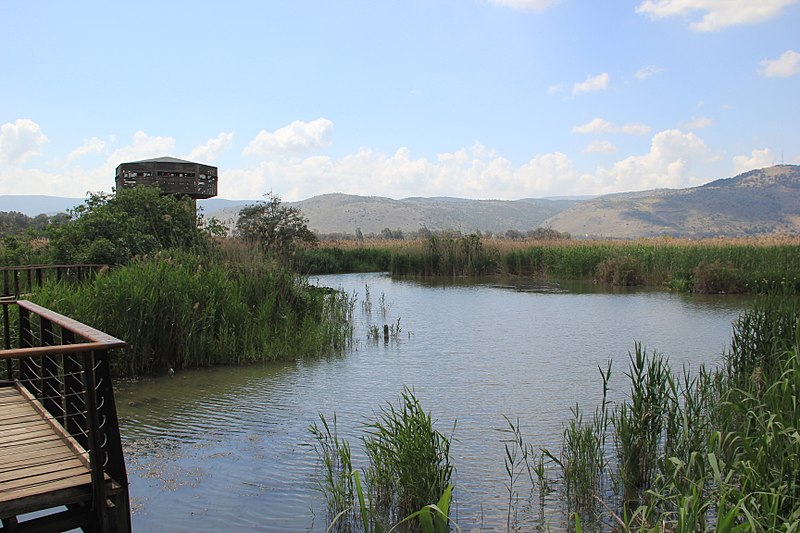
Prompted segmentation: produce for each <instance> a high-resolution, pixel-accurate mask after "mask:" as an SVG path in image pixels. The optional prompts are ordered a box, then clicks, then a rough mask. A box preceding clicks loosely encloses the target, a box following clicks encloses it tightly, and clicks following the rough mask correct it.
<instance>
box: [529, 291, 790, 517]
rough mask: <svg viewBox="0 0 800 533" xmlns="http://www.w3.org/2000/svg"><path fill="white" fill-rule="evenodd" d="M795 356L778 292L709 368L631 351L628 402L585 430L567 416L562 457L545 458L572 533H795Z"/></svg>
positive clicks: (786, 304)
mask: <svg viewBox="0 0 800 533" xmlns="http://www.w3.org/2000/svg"><path fill="white" fill-rule="evenodd" d="M799 350H800V305H799V304H798V301H797V299H796V297H794V296H793V295H786V294H783V295H775V294H771V295H769V296H767V297H764V298H763V299H762V300H760V301H759V303H758V304H757V305H756V306H755V307H754V308H753V309H752V310H750V311H748V312H745V313H744V314H743V315H742V316H741V317H740V319H739V320H738V321H737V322H736V324H735V328H734V336H733V342H732V349H731V353H730V354H728V355H727V356H726V358H725V362H724V365H723V366H722V368H720V369H718V370H715V371H708V370H706V369H704V368H701V369H700V371H699V372H698V373H697V374H695V375H692V374H690V373H689V372H688V371H687V370H686V369H683V371H682V372H679V373H673V371H672V370H671V369H670V367H669V363H668V361H667V360H666V359H665V358H663V357H662V356H661V355H659V354H657V353H655V352H651V353H647V351H646V350H645V349H644V348H643V347H642V346H641V345H640V344H637V345H636V347H635V350H634V351H633V352H632V353H631V354H630V364H629V370H628V372H627V373H626V375H627V376H628V377H629V378H630V383H631V390H630V396H629V398H628V399H627V400H626V401H624V402H622V403H620V404H618V405H614V406H608V405H607V404H606V403H605V400H604V402H603V404H602V405H601V406H600V407H598V410H597V411H596V414H595V417H594V420H593V421H592V422H590V423H586V422H584V419H583V415H582V413H581V412H580V411H579V410H578V409H577V408H576V409H574V410H573V419H572V420H571V421H570V422H569V423H568V424H566V425H565V428H564V440H563V445H562V451H561V453H560V454H554V453H552V452H550V451H547V450H545V451H544V456H546V457H549V458H550V459H551V462H552V463H553V465H554V466H555V468H556V470H555V471H556V472H557V479H556V480H553V481H552V483H553V484H554V485H556V486H557V487H558V489H559V491H560V494H561V498H562V501H563V502H564V507H565V509H566V510H567V511H569V512H570V513H572V517H573V520H572V522H573V525H574V526H575V527H576V530H582V529H592V530H594V529H597V530H603V529H607V528H612V527H614V528H620V529H623V530H626V531H648V532H649V531H687V532H688V531H754V532H755V531H798V530H800V436H799V435H800V433H799V432H800V405H798V402H797V398H798V397H800V359H798V352H799ZM609 373H610V366H609V369H608V373H606V374H604V376H603V382H604V384H605V385H604V387H605V386H607V380H608V374H609ZM604 397H605V396H604ZM604 420H607V421H608V422H607V423H603V421H604ZM606 440H607V441H608V442H609V443H610V444H611V445H610V446H605V445H604V443H605V442H606ZM609 487H610V488H609Z"/></svg>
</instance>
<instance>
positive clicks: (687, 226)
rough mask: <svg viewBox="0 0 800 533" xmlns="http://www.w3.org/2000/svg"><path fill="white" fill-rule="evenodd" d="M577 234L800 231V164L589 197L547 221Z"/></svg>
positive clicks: (624, 235) (693, 234)
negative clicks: (680, 185)
mask: <svg viewBox="0 0 800 533" xmlns="http://www.w3.org/2000/svg"><path fill="white" fill-rule="evenodd" d="M544 225H546V226H550V227H552V228H553V229H555V230H558V231H567V232H569V233H571V234H572V235H574V236H584V235H589V236H603V237H613V238H634V237H648V236H657V235H671V236H681V237H707V236H746V235H768V234H775V233H794V234H797V233H800V166H797V165H776V166H773V167H769V168H763V169H758V170H752V171H750V172H745V173H744V174H740V175H738V176H735V177H732V178H725V179H719V180H716V181H713V182H711V183H707V184H705V185H702V186H700V187H693V188H689V189H659V190H653V191H643V192H635V193H623V194H613V195H608V196H601V197H599V198H594V199H590V200H585V201H583V202H580V203H579V204H577V205H575V206H573V207H572V208H570V209H567V210H565V211H562V212H560V213H558V214H556V215H554V216H553V217H551V218H549V219H548V220H546V221H545V222H544Z"/></svg>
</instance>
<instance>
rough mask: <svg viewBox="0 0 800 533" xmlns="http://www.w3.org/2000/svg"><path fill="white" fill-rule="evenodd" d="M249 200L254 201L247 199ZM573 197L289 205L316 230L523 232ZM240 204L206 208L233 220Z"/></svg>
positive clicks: (324, 199) (329, 198)
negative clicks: (213, 208)
mask: <svg viewBox="0 0 800 533" xmlns="http://www.w3.org/2000/svg"><path fill="white" fill-rule="evenodd" d="M250 203H253V202H250ZM575 203H576V201H575V200H535V199H525V200H515V201H505V200H464V199H461V198H449V197H438V198H405V199H403V200H393V199H391V198H383V197H379V196H354V195H350V194H338V193H337V194H323V195H320V196H314V197H313V198H309V199H307V200H302V201H300V202H291V203H288V205H292V206H296V207H299V208H300V210H301V211H302V212H303V214H304V215H305V216H306V217H307V218H308V221H309V223H308V226H309V228H311V229H312V230H314V231H316V232H318V233H349V234H353V233H355V231H356V228H361V231H362V232H363V233H364V234H369V233H380V232H381V231H382V230H383V229H385V228H389V229H391V230H397V229H399V230H402V231H403V232H410V231H417V230H419V229H420V228H422V227H425V228H428V229H429V230H431V231H435V230H445V229H455V230H460V231H462V232H464V233H471V232H475V231H478V230H480V231H491V232H498V231H506V230H508V229H515V230H519V231H525V230H529V229H535V228H537V227H539V226H541V224H542V223H543V222H544V221H545V220H546V219H547V218H549V217H552V216H553V215H555V214H556V213H558V212H560V211H562V210H564V209H566V208H568V207H570V206H571V205H573V204H575ZM239 209H241V207H228V208H225V209H221V210H219V211H207V212H206V214H207V216H215V217H217V218H218V219H220V220H221V221H223V222H225V223H227V224H229V225H233V224H235V220H236V217H237V215H238V211H239Z"/></svg>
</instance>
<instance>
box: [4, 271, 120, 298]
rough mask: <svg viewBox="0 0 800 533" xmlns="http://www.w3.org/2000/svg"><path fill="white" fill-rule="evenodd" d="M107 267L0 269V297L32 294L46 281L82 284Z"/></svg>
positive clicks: (17, 296)
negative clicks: (0, 281) (0, 276)
mask: <svg viewBox="0 0 800 533" xmlns="http://www.w3.org/2000/svg"><path fill="white" fill-rule="evenodd" d="M104 268H108V266H107V265H94V264H86V265H20V266H7V267H0V275H2V286H0V290H2V292H0V297H2V298H8V297H13V298H19V297H20V296H22V295H23V294H30V293H32V292H34V290H35V289H36V288H37V287H41V286H42V285H44V283H45V282H46V281H48V280H55V281H56V282H59V281H61V280H72V281H76V282H82V281H86V280H88V279H89V278H90V277H91V276H93V275H94V274H96V273H97V272H98V271H99V270H101V269H104Z"/></svg>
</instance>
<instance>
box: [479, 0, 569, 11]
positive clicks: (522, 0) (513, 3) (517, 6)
mask: <svg viewBox="0 0 800 533" xmlns="http://www.w3.org/2000/svg"><path fill="white" fill-rule="evenodd" d="M488 1H489V3H490V4H494V5H496V6H500V7H507V8H510V9H513V10H515V11H544V10H545V9H547V8H548V7H550V6H552V5H554V4H557V3H558V2H559V1H560V0H488Z"/></svg>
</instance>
